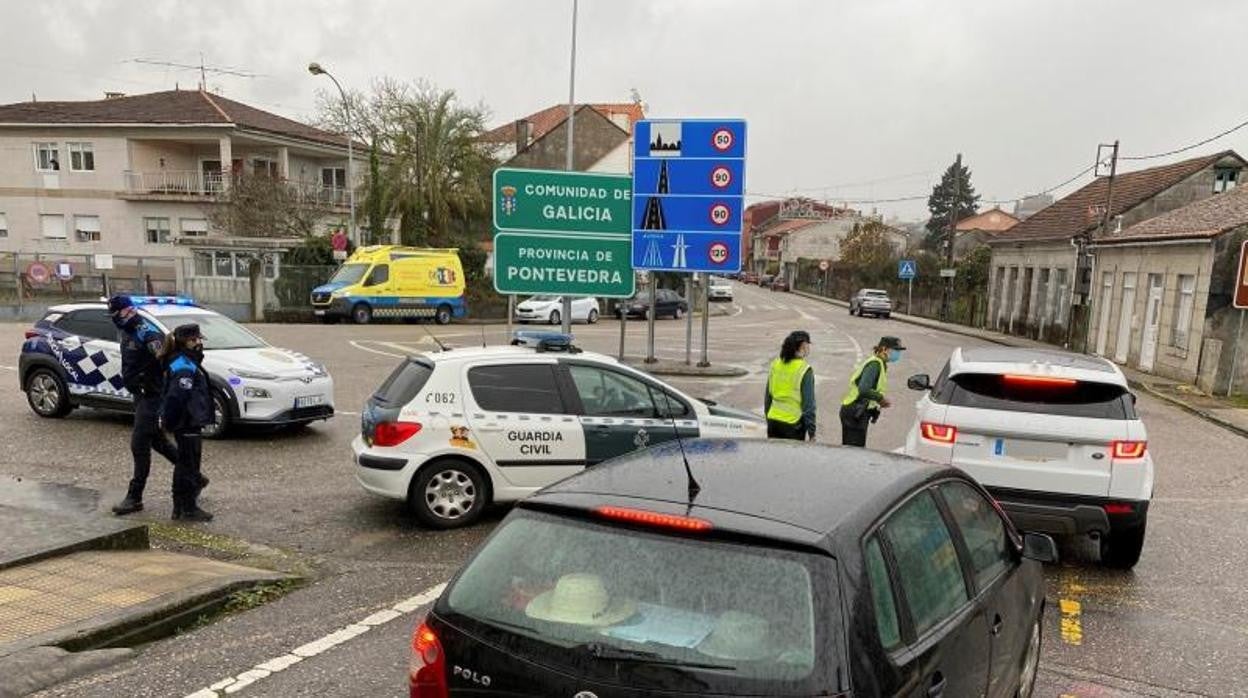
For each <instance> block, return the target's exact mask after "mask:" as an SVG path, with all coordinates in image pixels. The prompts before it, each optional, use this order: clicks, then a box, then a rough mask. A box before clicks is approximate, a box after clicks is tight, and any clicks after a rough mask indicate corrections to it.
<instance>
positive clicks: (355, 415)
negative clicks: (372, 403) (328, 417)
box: [334, 410, 360, 417]
mask: <svg viewBox="0 0 1248 698" xmlns="http://www.w3.org/2000/svg"><path fill="white" fill-rule="evenodd" d="M334 414H345V415H349V416H352V417H358V416H360V413H359V412H348V411H347V410H334Z"/></svg>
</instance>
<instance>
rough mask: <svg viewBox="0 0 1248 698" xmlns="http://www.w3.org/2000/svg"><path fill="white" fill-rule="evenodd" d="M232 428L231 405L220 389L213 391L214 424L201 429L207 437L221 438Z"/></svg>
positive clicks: (202, 433) (202, 434)
mask: <svg viewBox="0 0 1248 698" xmlns="http://www.w3.org/2000/svg"><path fill="white" fill-rule="evenodd" d="M229 430H230V405H229V403H227V402H226V401H225V396H224V395H222V394H221V391H220V390H215V389H214V390H213V391H212V424H209V425H207V426H205V427H204V428H203V429H201V430H200V432H199V433H200V435H201V436H203V437H204V438H205V439H220V438H223V437H224V436H225V432H227V431H229Z"/></svg>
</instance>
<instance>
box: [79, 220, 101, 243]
mask: <svg viewBox="0 0 1248 698" xmlns="http://www.w3.org/2000/svg"><path fill="white" fill-rule="evenodd" d="M74 234H75V236H76V237H77V238H78V240H79V241H80V242H99V241H100V217H99V216H74Z"/></svg>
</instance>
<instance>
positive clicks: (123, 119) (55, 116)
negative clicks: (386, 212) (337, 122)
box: [0, 90, 347, 147]
mask: <svg viewBox="0 0 1248 698" xmlns="http://www.w3.org/2000/svg"><path fill="white" fill-rule="evenodd" d="M0 123H11V124H64V125H69V124H217V125H223V126H226V125H231V124H232V125H234V126H237V127H239V128H244V129H251V130H255V131H265V132H267V133H273V134H277V135H281V136H287V137H290V138H298V139H301V140H306V141H312V142H316V143H323V144H327V145H336V146H340V147H345V146H346V144H347V139H346V137H345V136H341V135H339V134H336V133H330V132H329V131H324V130H322V129H319V128H316V127H314V126H309V125H307V124H304V123H300V122H298V121H294V120H292V119H287V118H286V117H283V116H278V115H277V114H272V113H269V112H266V111H262V110H260V109H256V108H255V107H250V106H248V105H246V104H243V103H242V102H236V101H234V100H232V99H227V98H225V97H222V96H221V95H215V94H210V93H208V92H201V91H199V90H168V91H165V92H152V93H149V94H144V95H131V96H126V97H115V98H112V99H100V100H86V101H75V102H68V101H62V102H17V103H15V104H4V105H0Z"/></svg>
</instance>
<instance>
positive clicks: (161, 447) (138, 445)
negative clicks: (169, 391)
mask: <svg viewBox="0 0 1248 698" xmlns="http://www.w3.org/2000/svg"><path fill="white" fill-rule="evenodd" d="M159 413H160V397H159V396H151V395H149V396H138V395H136V396H135V398H134V431H132V432H130V453H131V454H132V455H134V476H133V477H131V478H130V489H129V490H127V492H126V496H127V497H129V498H130V499H136V500H142V499H143V489H144V488H145V487H146V486H147V476H148V475H149V474H150V473H151V472H152V451H153V450H155V451H156V452H157V453H159V454H160V455H162V456H164V457H165V460H167V461H169V462H170V463H173V464H174V465H177V463H178V451H177V449H176V448H174V447H173V444H171V443H169V439H168V438H166V437H165V434H164V432H162V431H161V430H160V426H159V425H158V424H157V417H158V414H159Z"/></svg>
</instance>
